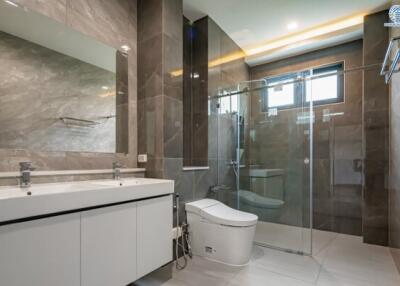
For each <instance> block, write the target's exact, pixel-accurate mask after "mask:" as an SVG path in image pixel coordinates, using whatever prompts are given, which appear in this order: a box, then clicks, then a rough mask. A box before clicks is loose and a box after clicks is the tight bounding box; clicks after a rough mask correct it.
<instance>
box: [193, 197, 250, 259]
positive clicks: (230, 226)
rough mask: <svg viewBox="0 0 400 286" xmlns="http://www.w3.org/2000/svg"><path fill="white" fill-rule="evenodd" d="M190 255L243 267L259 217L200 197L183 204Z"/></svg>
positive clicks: (248, 254)
mask: <svg viewBox="0 0 400 286" xmlns="http://www.w3.org/2000/svg"><path fill="white" fill-rule="evenodd" d="M186 213H187V220H188V224H189V229H190V238H191V243H192V251H193V254H195V255H198V256H202V257H205V258H207V259H210V260H214V261H217V262H221V263H224V264H229V265H233V266H243V265H246V264H248V263H249V261H250V256H251V251H252V246H253V240H254V233H255V229H256V224H257V220H258V217H257V216H256V215H253V214H250V213H246V212H241V211H238V210H235V209H232V208H230V207H228V206H226V205H224V204H223V203H221V202H219V201H216V200H211V199H203V200H199V201H195V202H191V203H186Z"/></svg>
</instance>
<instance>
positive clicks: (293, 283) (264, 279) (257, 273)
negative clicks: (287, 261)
mask: <svg viewBox="0 0 400 286" xmlns="http://www.w3.org/2000/svg"><path fill="white" fill-rule="evenodd" d="M244 285H245V286H265V285H268V286H282V285H284V286H311V285H314V284H311V283H306V282H303V281H299V280H296V279H293V278H290V277H288V276H284V275H280V274H277V273H274V272H270V271H268V270H266V269H265V268H262V267H259V266H257V265H250V266H248V267H247V268H246V269H243V270H242V271H241V272H240V273H239V274H238V275H236V276H235V277H234V278H233V279H232V280H231V281H230V282H229V283H228V284H227V286H244Z"/></svg>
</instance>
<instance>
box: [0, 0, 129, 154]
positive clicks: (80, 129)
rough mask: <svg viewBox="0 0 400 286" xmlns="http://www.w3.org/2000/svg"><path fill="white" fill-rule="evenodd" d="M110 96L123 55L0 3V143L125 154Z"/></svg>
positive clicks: (121, 87)
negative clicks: (118, 134)
mask: <svg viewBox="0 0 400 286" xmlns="http://www.w3.org/2000/svg"><path fill="white" fill-rule="evenodd" d="M117 90H118V92H117ZM117 96H119V97H123V96H127V54H125V53H121V52H118V51H117V50H116V49H114V48H111V47H108V46H106V45H104V44H102V43H100V42H98V41H96V40H94V39H91V38H89V37H87V36H85V35H82V34H80V33H78V32H76V31H74V30H72V29H70V28H69V27H66V26H65V25H64V24H62V23H59V22H56V21H54V20H52V19H50V18H47V17H45V16H42V15H40V14H37V13H34V12H32V11H29V10H28V9H25V8H21V7H17V6H15V5H9V4H8V3H7V2H3V1H1V2H0V148H6V149H31V150H39V151H74V152H107V153H114V152H123V153H126V152H127V150H124V146H126V145H127V144H125V142H117V137H120V136H117V129H118V128H117V126H116V125H117V122H118V120H116V119H117V109H116V102H117Z"/></svg>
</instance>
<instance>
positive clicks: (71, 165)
mask: <svg viewBox="0 0 400 286" xmlns="http://www.w3.org/2000/svg"><path fill="white" fill-rule="evenodd" d="M16 2H17V3H19V4H22V5H24V6H26V7H28V8H29V9H31V10H33V11H35V12H38V13H42V14H44V15H46V16H48V17H50V18H52V19H55V20H57V21H60V22H62V23H66V24H68V25H70V26H71V27H73V28H74V29H76V30H78V31H80V32H83V33H84V34H86V35H89V36H91V37H94V38H96V39H97V40H99V41H102V42H104V43H105V44H108V45H111V46H113V47H116V48H120V47H121V45H122V44H128V45H129V46H130V47H131V50H130V51H129V67H128V68H129V101H128V102H129V107H128V108H129V110H130V111H135V108H136V97H137V92H136V89H137V88H136V84H137V83H136V77H137V71H136V69H137V62H136V61H137V56H136V53H137V44H136V42H137V1H136V0H118V1H103V0H90V1H87V0H86V1H85V0H76V1H75V0H73V1H72V0H54V1H53V0H51V1H50V0H32V1H31V0H29V1H26V0H16ZM135 117H136V111H135V112H134V113H130V117H129V132H132V133H130V134H132V136H130V138H129V154H105V153H104V154H100V153H74V152H38V151H29V150H16V149H2V150H0V171H15V170H18V168H19V167H18V162H19V161H32V162H33V164H34V165H35V166H36V167H38V169H39V170H63V169H102V168H110V167H111V165H112V162H113V161H115V160H119V161H121V163H122V164H123V165H125V166H127V167H136V166H137V163H136V162H137V156H136V154H137V150H136V148H137V143H136V139H135V138H133V136H134V135H135V133H136V126H135V125H136V124H134V122H135V121H136V120H135ZM127 132H128V131H127Z"/></svg>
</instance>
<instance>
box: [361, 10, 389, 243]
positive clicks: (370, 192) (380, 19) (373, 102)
mask: <svg viewBox="0 0 400 286" xmlns="http://www.w3.org/2000/svg"><path fill="white" fill-rule="evenodd" d="M387 21H388V16H387V11H382V12H379V13H376V14H372V15H368V16H366V17H365V21H364V41H363V43H364V44H363V63H364V65H368V64H375V63H381V62H382V61H383V57H384V55H385V51H386V48H387V46H388V41H389V34H388V29H385V28H384V27H383V23H386V22H387ZM363 76H364V79H363V82H364V86H363V89H364V94H363V112H364V117H363V128H364V141H363V144H364V150H365V158H364V186H363V196H364V202H363V203H364V205H363V239H364V242H367V243H374V244H380V245H387V244H388V207H389V205H388V196H389V193H388V184H387V178H388V169H389V168H388V150H389V148H388V142H389V132H388V122H389V104H388V102H389V99H388V96H389V90H388V86H387V85H386V84H385V82H384V79H383V77H381V76H380V75H379V70H377V69H373V70H368V71H365V72H364V74H363Z"/></svg>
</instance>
